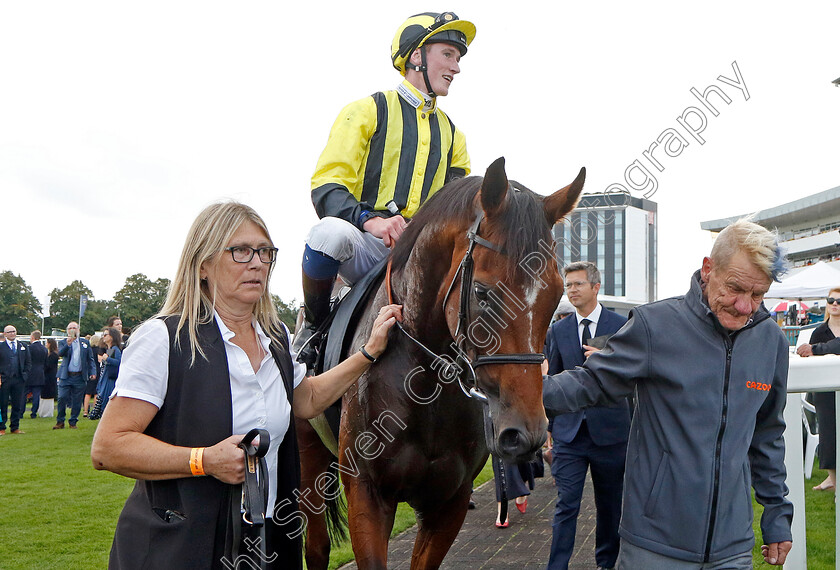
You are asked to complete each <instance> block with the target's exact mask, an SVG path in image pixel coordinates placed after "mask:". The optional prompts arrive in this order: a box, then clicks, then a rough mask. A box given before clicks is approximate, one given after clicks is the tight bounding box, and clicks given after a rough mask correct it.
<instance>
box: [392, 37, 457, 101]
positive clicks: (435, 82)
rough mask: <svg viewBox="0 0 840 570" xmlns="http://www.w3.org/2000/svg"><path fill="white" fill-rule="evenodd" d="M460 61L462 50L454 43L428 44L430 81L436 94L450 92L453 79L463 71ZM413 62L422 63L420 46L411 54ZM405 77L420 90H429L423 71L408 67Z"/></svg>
mask: <svg viewBox="0 0 840 570" xmlns="http://www.w3.org/2000/svg"><path fill="white" fill-rule="evenodd" d="M460 61H461V52H460V51H458V48H456V47H455V46H453V45H450V44H445V43H434V44H427V45H426V68H427V74H428V75H429V83H431V85H432V89H433V90H434V92H435V94H436V95H438V96H440V97H444V96H446V95H447V94H449V86H450V84H451V83H452V80H453V79H454V78H455V75H457V74H458V73H461V67H460V66H459V62H460ZM411 63H413V64H415V65H422V59H421V57H420V49H419V48H418V49H416V50H414V53H413V54H411ZM405 78H406V79H407V80H408V82H409V83H411V84H412V85H414V86H415V87H416V88H417V89H419V90H420V91H423V92H426V91H427V89H428V88H427V87H426V82H425V80H424V79H423V73H422V72H420V71H414V70H413V69H407V70H406V72H405Z"/></svg>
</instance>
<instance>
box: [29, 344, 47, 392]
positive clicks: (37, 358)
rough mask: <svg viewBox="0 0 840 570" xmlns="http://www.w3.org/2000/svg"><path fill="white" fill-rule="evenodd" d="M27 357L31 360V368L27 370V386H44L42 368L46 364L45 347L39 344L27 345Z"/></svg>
mask: <svg viewBox="0 0 840 570" xmlns="http://www.w3.org/2000/svg"><path fill="white" fill-rule="evenodd" d="M29 357H30V358H31V359H32V368H31V369H30V370H29V380H27V382H26V385H27V386H43V385H44V366H45V365H46V363H47V347H46V346H44V345H43V344H41V343H40V342H32V343H30V344H29Z"/></svg>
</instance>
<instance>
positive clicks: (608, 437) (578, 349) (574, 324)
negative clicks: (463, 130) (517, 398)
mask: <svg viewBox="0 0 840 570" xmlns="http://www.w3.org/2000/svg"><path fill="white" fill-rule="evenodd" d="M563 273H564V278H565V281H566V294H567V296H568V298H569V302H570V303H571V304H572V305H573V306H574V307H575V313H573V314H572V315H569V316H568V317H566V318H563V319H560V320H559V321H557V322H555V323H554V324H553V325H551V327H550V328H549V330H548V337H547V338H546V348H545V353H546V359H547V361H548V369H549V374H558V373H560V372H562V371H563V370H570V369H573V368H575V367H576V366H580V365H582V364H583V362H584V360H585V358H586V357H587V356H589V354H591V353H592V352H593V351H594V350H597V349H594V348H593V347H591V346H589V344H588V343H589V341H590V339H592V338H595V337H599V336H602V335H609V334H612V333H614V332H616V331H617V330H618V329H620V328H621V327H622V326H623V325H624V323H625V322H627V319H626V318H624V317H622V316H620V315H618V314H616V313H614V312H612V311H610V310H608V309H606V308H604V307H603V306H602V305H601V304H600V303H598V291H599V290H600V289H601V274H600V272H599V271H598V268H597V267H595V264H593V263H590V262H588V261H581V262H577V263H572V264H571V265H568V266H566V268H565V269H564V270H563ZM550 429H551V436H552V439H553V441H554V444H553V447H552V454H553V458H552V462H551V474H552V475H553V476H554V482H555V484H556V485H557V505H556V508H555V511H554V524H553V538H552V540H551V554H550V556H549V559H548V568H549V569H550V570H556V569H563V570H565V569H566V568H568V567H569V559H570V558H571V557H572V550H573V548H574V544H575V530H576V528H577V517H578V513H579V512H580V500H581V496H582V494H583V485H584V481H585V480H586V470H587V468H589V470H590V471H591V473H592V483H593V486H594V491H595V507H596V511H597V520H596V527H595V561H596V563H597V564H598V567H599V568H613V567H614V566H615V561H616V558H617V557H618V547H619V537H618V523H619V520H620V518H621V494H622V482H623V478H624V459H625V455H626V451H627V436H628V434H629V431H630V407H629V405H628V403H627V400H626V399H624V400H622V401H621V403H620V404H619V405H617V406H615V407H606V406H595V407H591V408H586V409H585V410H581V411H578V412H574V413H570V414H560V415H557V416H554V417H553V418H551V428H550Z"/></svg>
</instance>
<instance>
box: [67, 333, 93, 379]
mask: <svg viewBox="0 0 840 570" xmlns="http://www.w3.org/2000/svg"><path fill="white" fill-rule="evenodd" d="M79 343H80V344H81V347H82V379H83V380H84V381H85V382H87V381H88V380H90V377H91V376H96V362H94V360H93V350H92V349H91V346H90V343H89V342H88V341H87V339H86V338H80V339H79ZM58 355H59V356H60V357H61V358H62V359H63V360H62V361H61V367H60V368H59V369H58V379H59V380H67V378H68V377H69V376H70V374H69V372H70V370H69V369H70V356H71V350H70V346H69V345H68V344H67V341H66V340H65V339H61V340H60V341H58Z"/></svg>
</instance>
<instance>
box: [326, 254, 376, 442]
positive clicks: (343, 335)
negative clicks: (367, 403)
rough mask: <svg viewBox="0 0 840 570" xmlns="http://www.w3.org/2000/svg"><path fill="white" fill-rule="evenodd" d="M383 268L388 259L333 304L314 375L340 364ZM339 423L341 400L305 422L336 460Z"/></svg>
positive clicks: (374, 290)
mask: <svg viewBox="0 0 840 570" xmlns="http://www.w3.org/2000/svg"><path fill="white" fill-rule="evenodd" d="M387 265H388V258H385V259H383V260H382V261H380V262H379V263H378V264H376V265H375V266H374V267H373V269H371V270H370V271H369V272H368V273H367V274H366V275H365V276H364V277H363V278H362V279H361V280H360V281H359V282H358V283H356V284H355V285H353V287H352V288H351V289H350V292H349V293H347V294H346V295H344V297H342V298H340V299H339V300H338V301H337V302H336V303H335V304H334V305H333V307H332V309H331V310H330V316H329V318H328V319H327V322H329V323H330V324H329V328H328V329H327V333H326V338H325V339H324V340H322V341H321V350H320V351H319V352H320V356H319V358H318V362H317V363H316V366H315V373H316V374H321V373H322V372H326V371H327V370H330V369H331V368H334V367H335V366H336V365H337V364H338V363H339V362H341V357H342V355H343V354H346V353H347V351H348V350H349V348H350V343H351V342H352V341H353V335H354V334H355V332H356V326H357V325H358V324H359V320H360V319H361V317H362V313H363V312H364V308H365V306H366V305H367V302H368V301H369V300H370V297H371V295H373V294H374V293H375V292H376V290H377V289H378V288H379V285H380V283H382V280H383V279H384V277H385V269H386V267H387ZM340 421H341V399H338V400H337V401H335V402H334V403H333V404H332V405H331V406H330V407H329V408H327V409H326V410H325V411H324V413H323V414H321V415H320V416H318V417H316V418H313V419H311V420H309V423H310V424H312V427H313V428H315V431H316V432H317V433H318V436H319V437H320V438H321V441H323V442H324V445H326V446H327V449H329V450H330V451H331V452H332V454H333V455H335V456H336V457H338V427H339V423H340Z"/></svg>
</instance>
